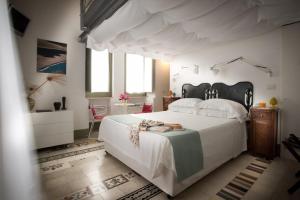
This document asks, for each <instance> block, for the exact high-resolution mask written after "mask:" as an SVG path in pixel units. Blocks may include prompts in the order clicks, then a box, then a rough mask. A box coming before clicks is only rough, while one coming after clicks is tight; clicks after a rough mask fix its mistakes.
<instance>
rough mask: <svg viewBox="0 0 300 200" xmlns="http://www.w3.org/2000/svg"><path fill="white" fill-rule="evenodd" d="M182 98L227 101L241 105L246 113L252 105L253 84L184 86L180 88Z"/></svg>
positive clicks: (246, 82) (245, 82)
mask: <svg viewBox="0 0 300 200" xmlns="http://www.w3.org/2000/svg"><path fill="white" fill-rule="evenodd" d="M182 97H183V98H200V99H203V100H205V99H212V98H220V99H228V100H232V101H235V102H238V103H240V104H242V105H243V106H244V107H245V108H246V109H247V110H248V111H249V109H250V107H251V106H252V105H253V84H252V83H251V82H248V81H244V82H238V83H236V84H234V85H226V84H225V83H214V84H212V85H210V84H209V83H201V84H200V85H198V86H194V85H192V84H184V85H183V86H182Z"/></svg>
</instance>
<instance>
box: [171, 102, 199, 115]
mask: <svg viewBox="0 0 300 200" xmlns="http://www.w3.org/2000/svg"><path fill="white" fill-rule="evenodd" d="M201 101H203V100H202V99H197V98H183V99H178V100H176V101H174V102H172V103H170V104H169V106H168V109H169V111H173V112H181V113H188V114H197V105H198V104H199V103H200V102H201Z"/></svg>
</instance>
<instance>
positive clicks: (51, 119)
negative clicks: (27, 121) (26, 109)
mask: <svg viewBox="0 0 300 200" xmlns="http://www.w3.org/2000/svg"><path fill="white" fill-rule="evenodd" d="M30 115H31V118H32V125H33V131H34V137H35V142H36V148H37V149H40V148H45V147H51V146H57V145H62V144H69V143H73V142H74V122H73V112H72V111H70V110H68V111H58V112H40V113H31V114H30Z"/></svg>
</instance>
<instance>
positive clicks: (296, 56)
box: [281, 23, 300, 138]
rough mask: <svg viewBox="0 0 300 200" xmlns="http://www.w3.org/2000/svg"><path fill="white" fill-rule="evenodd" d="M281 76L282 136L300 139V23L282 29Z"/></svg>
mask: <svg viewBox="0 0 300 200" xmlns="http://www.w3.org/2000/svg"><path fill="white" fill-rule="evenodd" d="M281 74H282V76H281V85H282V92H281V95H282V100H283V101H282V126H283V127H282V128H283V134H282V136H283V138H284V137H287V136H288V134H290V133H294V134H296V135H298V136H299V137H300V115H299V114H300V101H299V100H300V93H299V86H300V23H297V24H293V25H290V26H285V27H283V28H282V73H281Z"/></svg>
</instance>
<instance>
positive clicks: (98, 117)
mask: <svg viewBox="0 0 300 200" xmlns="http://www.w3.org/2000/svg"><path fill="white" fill-rule="evenodd" d="M89 110H90V113H91V123H92V124H91V127H90V130H89V136H88V138H89V137H90V136H91V132H92V131H93V128H94V125H95V122H101V121H102V119H103V118H104V117H105V115H106V114H107V108H106V106H94V105H92V104H90V105H89ZM97 110H101V111H100V112H99V111H98V112H97Z"/></svg>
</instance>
